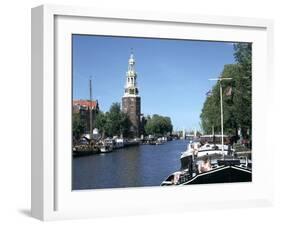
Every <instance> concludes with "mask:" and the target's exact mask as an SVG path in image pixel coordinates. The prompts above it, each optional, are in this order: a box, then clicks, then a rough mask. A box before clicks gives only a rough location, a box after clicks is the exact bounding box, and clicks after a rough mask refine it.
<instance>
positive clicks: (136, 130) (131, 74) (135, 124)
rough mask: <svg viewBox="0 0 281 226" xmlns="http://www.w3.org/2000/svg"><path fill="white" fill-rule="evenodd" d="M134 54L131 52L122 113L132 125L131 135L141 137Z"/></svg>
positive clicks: (139, 99)
mask: <svg viewBox="0 0 281 226" xmlns="http://www.w3.org/2000/svg"><path fill="white" fill-rule="evenodd" d="M135 63H136V61H135V59H134V54H133V53H132V52H131V55H130V58H129V64H128V71H127V73H126V85H125V92H124V96H123V97H122V111H123V112H124V113H126V114H127V115H128V117H129V119H130V121H131V123H132V126H131V128H130V133H131V134H132V135H133V136H135V137H139V136H140V115H141V98H140V96H139V90H138V88H137V72H136V70H135Z"/></svg>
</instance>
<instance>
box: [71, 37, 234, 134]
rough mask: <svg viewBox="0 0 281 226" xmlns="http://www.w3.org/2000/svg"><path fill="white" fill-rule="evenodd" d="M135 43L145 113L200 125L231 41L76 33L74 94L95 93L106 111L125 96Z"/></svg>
mask: <svg viewBox="0 0 281 226" xmlns="http://www.w3.org/2000/svg"><path fill="white" fill-rule="evenodd" d="M131 48H133V52H134V55H135V59H136V71H137V73H138V78H137V82H138V87H139V92H140V96H141V109H142V113H144V114H145V115H147V114H150V115H152V114H160V115H164V116H169V117H171V120H172V123H173V125H174V129H183V128H185V129H187V130H189V129H194V128H197V129H200V124H199V123H200V113H201V110H202V107H203V103H204V101H205V98H206V93H207V92H208V90H210V89H211V88H212V86H213V85H214V83H215V82H214V81H209V80H208V79H209V78H214V77H218V76H219V75H220V73H221V72H222V70H223V67H224V65H225V64H231V63H234V62H235V60H234V57H233V45H232V43H226V42H208V41H191V40H167V39H148V38H145V39H144V38H122V37H106V36H87V35H73V98H74V99H89V85H88V84H89V78H90V77H92V86H93V99H97V100H98V101H99V106H100V109H101V110H102V111H108V109H109V107H110V105H111V104H112V103H113V102H121V98H122V96H123V93H124V85H125V78H126V71H127V67H128V59H129V56H130V52H131Z"/></svg>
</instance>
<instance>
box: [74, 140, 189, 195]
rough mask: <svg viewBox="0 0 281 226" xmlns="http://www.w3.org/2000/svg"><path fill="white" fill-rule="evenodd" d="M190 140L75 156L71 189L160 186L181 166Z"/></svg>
mask: <svg viewBox="0 0 281 226" xmlns="http://www.w3.org/2000/svg"><path fill="white" fill-rule="evenodd" d="M187 143H188V140H175V141H169V142H167V143H165V144H162V145H139V146H134V147H128V148H124V149H117V150H115V151H114V152H110V153H102V154H97V155H91V156H82V157H75V158H73V164H72V189H73V190H78V189H97V188H124V187H143V186H159V185H160V184H161V182H162V181H163V180H164V179H166V177H167V176H168V175H169V174H171V173H173V172H175V171H177V170H179V169H180V155H181V153H182V152H183V151H185V150H186V146H187Z"/></svg>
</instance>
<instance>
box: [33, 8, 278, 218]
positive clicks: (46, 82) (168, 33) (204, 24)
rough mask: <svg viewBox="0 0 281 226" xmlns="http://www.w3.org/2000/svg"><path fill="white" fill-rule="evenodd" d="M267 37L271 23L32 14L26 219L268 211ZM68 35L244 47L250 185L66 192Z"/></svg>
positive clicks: (57, 11) (86, 11) (109, 13)
mask: <svg viewBox="0 0 281 226" xmlns="http://www.w3.org/2000/svg"><path fill="white" fill-rule="evenodd" d="M128 28H130V29H128ZM272 32H273V22H272V21H271V20H265V19H253V18H238V17H237V18H236V17H221V16H220V17H218V16H199V15H182V14H171V13H162V14H159V13H157V14H156V13H153V12H132V11H116V10H101V9H90V8H80V7H70V6H54V5H44V6H39V7H36V8H33V9H32V134H31V135H32V161H31V162H32V186H31V188H32V191H31V192H32V200H31V213H32V216H34V217H36V218H38V219H41V220H56V219H66V218H68V219H69V218H86V217H87V218H88V217H97V216H115V215H130V214H145V213H157V212H171V211H187V210H194V209H209V208H228V207H241V206H243V207H252V206H261V205H271V204H272V202H273V178H272V177H268V176H267V172H268V171H270V170H271V166H270V163H271V162H272V159H273V157H272V155H271V154H268V155H264V151H267V147H269V146H270V144H269V140H268V137H267V131H268V127H267V124H266V122H267V120H268V109H270V108H271V107H272V106H271V104H272V102H271V101H268V100H269V99H270V98H269V96H270V93H271V92H272V91H271V90H270V86H271V84H273V82H274V81H273V74H272V61H273V54H272V51H273V46H272V45H273V41H272V39H273V35H272ZM72 33H86V34H102V35H117V36H118V35H119V36H134V37H159V38H163V37H165V38H180V39H195V40H216V41H233V42H235V41H241V42H243V41H246V42H252V43H253V149H254V153H253V158H254V166H253V182H251V183H246V184H245V183H243V184H241V183H240V184H239V183H237V184H220V185H216V184H214V185H193V186H190V187H189V186H183V187H176V188H175V187H172V188H171V187H168V188H160V187H153V188H126V189H106V190H103V189H102V190H86V191H79V192H78V191H74V192H73V191H71V167H70V166H71V162H70V161H69V159H71V149H70V147H71V138H70V137H69V136H68V135H65V134H68V132H69V131H71V127H70V124H69V118H70V117H71V116H70V112H71V104H70V103H71V102H69V100H70V99H69V98H71V56H70V55H71V48H69V47H70V45H69V44H71V42H69V40H70V39H69V35H70V34H72ZM69 95H70V96H69ZM65 115H68V116H65ZM62 128H64V129H62ZM58 137H60V139H58ZM68 155H69V156H68ZM239 190H243V192H237V191H239ZM210 193H211V194H212V195H208V194H210ZM229 194H231V195H229ZM165 197H175V198H171V199H167V198H165ZM109 203H110V205H109Z"/></svg>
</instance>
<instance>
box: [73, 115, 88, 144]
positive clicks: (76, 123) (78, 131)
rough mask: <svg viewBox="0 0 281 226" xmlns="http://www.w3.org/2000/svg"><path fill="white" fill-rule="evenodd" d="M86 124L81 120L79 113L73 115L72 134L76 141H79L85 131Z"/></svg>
mask: <svg viewBox="0 0 281 226" xmlns="http://www.w3.org/2000/svg"><path fill="white" fill-rule="evenodd" d="M85 127H86V125H85V123H83V121H82V120H81V118H80V114H79V113H73V117H72V133H73V136H74V138H75V139H77V140H78V139H79V138H80V137H81V135H82V134H83V132H84V131H85Z"/></svg>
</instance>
